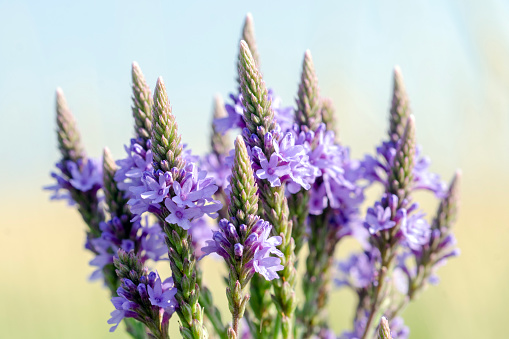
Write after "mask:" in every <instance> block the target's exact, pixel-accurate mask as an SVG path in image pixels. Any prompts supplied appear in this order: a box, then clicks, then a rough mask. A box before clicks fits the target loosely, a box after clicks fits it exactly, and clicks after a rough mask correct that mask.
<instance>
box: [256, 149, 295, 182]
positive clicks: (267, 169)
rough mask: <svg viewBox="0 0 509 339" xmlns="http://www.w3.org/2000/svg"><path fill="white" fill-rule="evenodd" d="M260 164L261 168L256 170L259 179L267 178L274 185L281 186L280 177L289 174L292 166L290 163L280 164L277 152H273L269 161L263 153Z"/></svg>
mask: <svg viewBox="0 0 509 339" xmlns="http://www.w3.org/2000/svg"><path fill="white" fill-rule="evenodd" d="M261 157H262V158H261V160H260V166H261V167H262V168H261V169H259V170H257V171H256V176H257V177H258V179H262V180H263V179H265V180H267V181H268V182H270V185H271V186H272V187H276V186H281V180H280V178H281V177H282V176H283V175H285V174H288V172H289V170H290V168H289V166H288V165H281V166H280V165H278V164H279V156H278V155H277V154H276V153H272V155H271V156H270V161H267V158H266V157H265V155H263V154H261Z"/></svg>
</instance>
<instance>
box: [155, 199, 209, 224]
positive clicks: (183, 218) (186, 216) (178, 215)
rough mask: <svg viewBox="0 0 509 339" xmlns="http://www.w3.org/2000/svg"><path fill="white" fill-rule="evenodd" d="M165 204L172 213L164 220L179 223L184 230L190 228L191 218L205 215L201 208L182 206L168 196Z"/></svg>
mask: <svg viewBox="0 0 509 339" xmlns="http://www.w3.org/2000/svg"><path fill="white" fill-rule="evenodd" d="M164 205H165V206H166V208H167V209H168V212H170V214H169V215H168V216H167V217H166V218H165V219H164V220H165V221H166V222H168V223H170V224H177V225H179V226H180V227H182V228H183V229H184V230H188V229H189V228H190V227H191V220H192V219H193V218H197V217H200V216H201V215H203V213H202V212H201V211H200V209H199V208H196V207H194V208H193V207H191V208H186V207H180V206H178V205H177V204H175V203H174V202H173V201H172V200H171V199H170V198H166V200H165V201H164Z"/></svg>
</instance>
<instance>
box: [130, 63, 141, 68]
mask: <svg viewBox="0 0 509 339" xmlns="http://www.w3.org/2000/svg"><path fill="white" fill-rule="evenodd" d="M131 65H132V68H133V69H139V68H140V65H138V63H137V62H136V61H133V63H132V64H131Z"/></svg>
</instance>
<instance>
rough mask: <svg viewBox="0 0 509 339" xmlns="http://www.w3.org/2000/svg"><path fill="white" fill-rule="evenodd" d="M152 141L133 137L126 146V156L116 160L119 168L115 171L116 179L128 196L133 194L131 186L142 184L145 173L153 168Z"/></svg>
mask: <svg viewBox="0 0 509 339" xmlns="http://www.w3.org/2000/svg"><path fill="white" fill-rule="evenodd" d="M151 147H152V143H151V141H150V140H148V141H147V142H146V143H144V142H143V140H141V139H140V140H137V139H131V143H130V145H129V147H128V146H124V149H125V151H126V153H127V156H126V158H124V159H120V160H117V161H116V164H117V165H118V167H119V168H118V170H117V171H116V172H115V180H116V181H117V182H118V186H119V188H120V189H121V190H123V191H125V192H126V195H127V196H128V197H130V196H131V194H132V193H131V192H132V190H131V187H137V186H141V185H142V182H141V179H142V177H143V173H145V172H151V171H152V170H153V165H152V161H153V155H152V150H151Z"/></svg>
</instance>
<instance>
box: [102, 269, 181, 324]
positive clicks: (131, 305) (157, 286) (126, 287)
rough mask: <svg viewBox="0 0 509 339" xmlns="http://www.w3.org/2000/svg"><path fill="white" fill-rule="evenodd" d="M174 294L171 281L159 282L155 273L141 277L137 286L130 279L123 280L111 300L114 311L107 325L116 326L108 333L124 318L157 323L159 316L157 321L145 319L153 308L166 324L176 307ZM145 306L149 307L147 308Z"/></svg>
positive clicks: (175, 291) (175, 290)
mask: <svg viewBox="0 0 509 339" xmlns="http://www.w3.org/2000/svg"><path fill="white" fill-rule="evenodd" d="M145 274H146V273H145ZM176 293H177V289H176V288H175V287H174V285H173V279H172V278H168V279H166V280H165V281H164V282H161V278H160V277H159V274H158V273H157V272H150V273H149V274H148V275H143V276H141V277H140V279H139V283H138V285H136V284H135V283H134V282H133V281H131V280H130V279H127V278H123V279H122V283H121V285H120V287H119V288H118V289H117V295H118V297H113V298H112V299H111V302H112V304H113V306H115V310H114V311H113V312H112V313H111V318H110V319H109V320H108V324H116V325H115V326H113V327H112V328H111V329H110V332H113V331H115V329H116V328H117V326H118V324H119V323H120V322H121V321H122V319H124V318H135V319H137V320H139V321H141V322H144V323H145V322H154V321H155V322H158V323H159V321H160V318H159V316H158V318H157V319H150V318H149V317H147V314H152V310H153V308H154V307H158V308H159V312H158V313H159V314H164V317H163V323H164V322H165V321H166V322H167V321H168V320H169V318H170V317H171V315H172V314H173V313H174V311H175V307H177V301H176V299H175V294H176ZM147 305H151V306H150V307H147ZM166 326H167V323H166Z"/></svg>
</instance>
